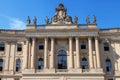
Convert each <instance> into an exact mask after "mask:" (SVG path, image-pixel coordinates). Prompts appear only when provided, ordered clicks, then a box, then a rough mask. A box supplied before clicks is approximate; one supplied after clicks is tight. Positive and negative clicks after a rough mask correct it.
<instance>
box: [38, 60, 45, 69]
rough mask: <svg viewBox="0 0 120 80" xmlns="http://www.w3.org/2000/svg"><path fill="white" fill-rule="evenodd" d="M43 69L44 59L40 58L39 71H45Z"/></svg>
mask: <svg viewBox="0 0 120 80" xmlns="http://www.w3.org/2000/svg"><path fill="white" fill-rule="evenodd" d="M43 68H44V61H43V58H39V60H38V69H43Z"/></svg>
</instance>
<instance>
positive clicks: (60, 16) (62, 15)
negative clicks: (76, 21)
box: [51, 3, 72, 24]
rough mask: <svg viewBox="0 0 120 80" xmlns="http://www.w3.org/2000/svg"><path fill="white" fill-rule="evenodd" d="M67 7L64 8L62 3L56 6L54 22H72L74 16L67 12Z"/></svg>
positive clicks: (52, 20) (52, 21)
mask: <svg viewBox="0 0 120 80" xmlns="http://www.w3.org/2000/svg"><path fill="white" fill-rule="evenodd" d="M66 12H67V9H66V8H64V5H63V4H62V3H60V4H59V6H58V7H57V8H56V14H55V15H54V16H53V18H52V19H51V23H52V24H59V23H60V24H66V23H67V22H69V23H72V18H71V17H70V16H68V15H67V14H66Z"/></svg>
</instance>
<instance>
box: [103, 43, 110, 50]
mask: <svg viewBox="0 0 120 80" xmlns="http://www.w3.org/2000/svg"><path fill="white" fill-rule="evenodd" d="M104 51H109V43H107V42H105V43H104Z"/></svg>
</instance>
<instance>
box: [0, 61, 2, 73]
mask: <svg viewBox="0 0 120 80" xmlns="http://www.w3.org/2000/svg"><path fill="white" fill-rule="evenodd" d="M2 70H3V59H0V71H2Z"/></svg>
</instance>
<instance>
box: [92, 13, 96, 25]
mask: <svg viewBox="0 0 120 80" xmlns="http://www.w3.org/2000/svg"><path fill="white" fill-rule="evenodd" d="M93 19H94V21H93V23H94V24H96V16H95V15H94V16H93Z"/></svg>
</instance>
